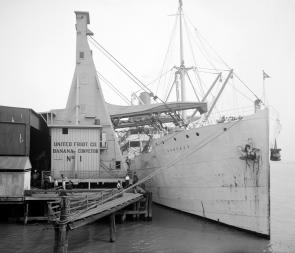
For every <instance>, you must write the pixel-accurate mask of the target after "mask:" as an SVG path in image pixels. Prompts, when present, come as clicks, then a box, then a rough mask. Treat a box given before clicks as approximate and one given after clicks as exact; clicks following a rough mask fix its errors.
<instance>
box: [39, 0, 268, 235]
mask: <svg viewBox="0 0 295 253" xmlns="http://www.w3.org/2000/svg"><path fill="white" fill-rule="evenodd" d="M176 17H177V19H178V23H177V24H178V25H179V30H180V32H179V34H180V40H179V42H180V64H179V66H174V67H173V68H172V69H173V71H174V72H173V74H174V81H173V82H172V85H171V86H170V88H169V91H168V93H167V96H166V98H164V99H163V98H160V96H158V95H157V94H156V92H155V91H153V90H152V89H151V88H149V87H148V85H146V84H145V83H144V82H142V81H141V80H140V79H139V78H137V77H136V76H135V75H134V74H133V73H132V72H131V71H130V70H129V69H128V68H127V67H126V66H124V65H123V64H121V63H120V61H119V60H118V59H116V58H115V57H114V56H113V55H112V54H111V53H109V52H108V51H107V50H106V48H105V47H103V46H102V45H101V44H100V43H99V42H98V41H97V40H96V39H95V38H94V33H93V32H92V31H90V30H89V28H88V25H89V24H90V18H89V13H88V12H84V11H78V12H76V21H77V25H76V30H77V44H76V46H77V47H76V71H75V74H74V77H73V81H72V86H71V90H70V93H69V98H68V103H67V106H66V108H64V109H53V110H50V111H49V112H45V113H43V116H44V117H45V118H46V120H47V123H48V124H49V127H50V128H51V129H52V130H51V131H52V134H54V133H55V132H56V129H57V128H58V131H59V132H58V133H59V135H58V136H56V137H54V136H53V135H52V136H53V137H54V138H56V139H53V140H52V141H54V142H53V143H55V142H56V143H57V144H59V143H60V142H61V141H62V140H64V139H62V138H64V136H65V133H64V132H63V131H65V130H66V128H69V126H70V128H73V129H74V128H75V127H77V125H79V126H82V127H83V125H84V127H86V126H87V127H88V128H90V127H89V125H91V126H92V128H93V126H94V127H97V128H99V129H101V130H99V131H97V134H96V135H92V134H90V133H89V143H93V141H92V139H91V138H95V140H96V141H95V147H97V148H98V149H99V151H97V152H96V153H95V154H96V156H95V154H94V155H93V154H92V156H93V158H91V157H92V156H91V157H90V155H88V156H89V157H90V158H91V159H92V160H91V159H90V158H89V159H90V160H89V162H88V160H87V159H88V158H87V159H86V158H85V159H84V158H83V157H82V155H81V154H78V153H77V150H74V149H73V150H71V152H72V154H71V156H70V158H68V157H67V156H66V155H64V154H57V153H54V150H53V148H54V147H52V164H53V166H52V171H53V173H54V177H57V178H58V177H61V175H66V176H67V177H68V178H69V179H71V180H72V181H74V180H76V181H77V183H78V182H116V181H117V180H118V179H123V178H124V175H125V173H130V174H135V173H136V174H137V175H138V177H139V181H138V182H137V183H136V185H138V184H140V185H141V186H142V187H145V188H146V189H148V190H150V191H152V193H153V201H154V202H155V203H158V204H160V205H163V206H167V207H169V208H173V209H176V210H180V211H183V212H186V213H189V214H193V215H197V216H200V217H204V218H206V219H209V220H212V221H215V222H218V223H222V224H226V225H229V226H232V227H235V228H238V229H243V230H247V231H250V232H253V233H256V234H259V235H262V236H265V237H270V162H269V157H270V148H269V147H270V145H269V135H270V134H269V133H270V129H269V126H270V124H269V120H270V119H269V108H268V107H267V106H265V105H264V103H263V101H261V100H260V99H259V97H258V96H256V95H255V94H254V93H253V92H252V91H251V90H250V89H249V87H248V86H247V85H246V84H245V83H244V82H242V81H241V78H239V76H238V75H237V74H236V73H235V72H234V70H233V69H232V68H230V67H229V66H228V65H227V68H226V69H223V70H220V69H216V68H215V69H214V71H211V74H212V76H213V80H212V82H211V83H210V86H209V87H208V86H207V89H206V90H203V92H202V93H201V95H197V92H196V90H195V89H193V91H192V92H193V93H195V95H196V99H195V100H191V101H189V100H188V99H186V90H185V87H186V85H185V81H186V79H188V81H189V82H190V81H191V78H190V75H189V74H188V71H190V70H192V71H194V73H198V71H199V70H200V67H196V66H189V67H187V65H185V60H184V52H183V46H184V43H183V39H182V34H183V30H182V29H183V25H184V24H183V19H184V16H183V7H182V1H181V0H179V6H178V12H177V15H176ZM88 42H91V44H93V46H94V47H95V48H96V49H99V50H100V51H101V52H103V54H104V55H106V56H107V58H108V59H109V60H111V61H112V62H113V63H114V64H115V65H116V66H117V67H118V68H119V69H120V70H122V71H123V72H124V73H125V74H126V75H128V77H129V78H130V79H131V81H132V82H134V83H136V84H137V85H138V86H139V87H140V94H139V95H138V93H137V92H135V93H134V94H133V97H135V100H137V103H131V104H129V105H126V106H125V105H115V104H110V103H107V102H106V101H105V99H104V96H103V92H102V87H101V81H103V80H104V81H106V79H105V78H104V77H103V76H101V75H100V73H99V72H97V70H96V67H95V65H94V61H93V58H92V55H93V54H92V53H93V52H92V50H91V49H90V47H89V43H88ZM204 70H206V71H207V72H210V70H209V69H204ZM206 71H204V72H206ZM196 78H197V79H198V78H199V76H198V74H196ZM234 78H237V79H238V80H240V81H241V82H242V84H243V85H244V86H245V87H246V89H248V90H250V91H251V93H252V95H253V97H254V99H253V104H251V107H250V109H251V110H250V109H249V108H247V110H245V111H243V110H239V111H238V112H237V114H233V113H231V112H230V113H229V114H226V113H222V114H220V113H219V114H214V112H215V110H216V108H217V105H219V101H220V97H221V96H222V94H223V93H224V90H225V88H226V86H227V84H228V83H229V82H231V80H233V79H234ZM172 79H173V78H172ZM192 87H193V86H192ZM113 88H115V90H116V91H118V90H117V88H116V87H113ZM213 90H215V93H214V94H213V95H212V93H213ZM174 91H175V100H176V101H175V100H174V101H171V100H170V101H169V99H168V98H169V96H172V92H174ZM209 98H211V100H210V101H209ZM225 100H226V99H225ZM242 111H243V112H244V113H242ZM77 136H78V137H79V136H80V135H79V133H77ZM87 136H88V135H87ZM78 137H77V138H78ZM79 138H80V137H79ZM87 138H88V137H87ZM79 141H81V142H82V140H80V139H79ZM96 142H97V143H96ZM89 145H90V144H89ZM93 145H94V144H93ZM120 150H121V152H120ZM114 154H115V158H114ZM84 155H85V154H84ZM88 156H87V157H88ZM79 157H80V158H79ZM81 157H82V159H81ZM97 157H100V158H99V159H98V158H97ZM66 159H68V160H66ZM99 160H100V162H99ZM79 161H80V162H81V161H87V164H86V165H87V166H86V167H85V166H84V167H83V164H82V162H81V164H80V163H79ZM97 163H99V164H97ZM64 164H66V165H64ZM54 165H56V166H55V167H54ZM102 172H103V173H102ZM102 174H103V177H104V180H102ZM106 174H107V175H109V176H112V175H113V176H114V177H113V179H112V180H106V178H105V177H106V176H107V175H106ZM89 185H90V183H89Z"/></svg>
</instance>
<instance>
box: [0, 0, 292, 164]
mask: <svg viewBox="0 0 295 253" xmlns="http://www.w3.org/2000/svg"><path fill="white" fill-rule="evenodd" d="M183 2H184V11H185V14H186V15H187V16H188V17H189V18H190V20H191V21H192V23H193V24H194V25H195V26H196V27H197V29H198V30H199V31H201V33H202V34H203V35H204V36H205V37H206V39H207V40H208V41H210V44H211V45H212V46H213V47H214V49H215V50H216V51H217V52H218V53H219V55H221V56H222V57H223V59H224V60H225V61H226V62H227V63H228V64H229V65H230V66H232V67H233V68H234V70H235V72H236V73H238V74H239V76H240V77H241V78H242V79H243V80H244V81H245V82H246V83H247V85H248V86H249V87H250V88H251V89H252V90H253V91H254V92H255V93H256V94H257V95H258V96H261V94H262V69H264V70H265V71H266V72H267V73H268V74H269V75H270V76H271V78H269V79H267V80H266V92H267V98H268V102H269V104H270V105H272V106H273V107H274V108H275V109H276V110H277V111H278V112H279V115H280V121H281V124H282V131H281V134H280V138H279V140H278V144H279V145H280V147H281V148H282V149H283V151H282V156H283V159H284V160H293V161H294V160H295V157H294V151H293V149H294V148H293V145H294V142H295V134H294V129H295V116H294V115H295V114H294V113H292V111H293V109H294V108H295V99H294V95H295V75H294V67H295V47H294V45H295V1H293V0H259V1H257V0H247V1H245V0H183ZM177 5H178V2H177V0H124V1H122V0H99V1H97V0H93V1H92V0H81V1H80V0H50V1H49V0H47V1H45V0H0V8H1V16H0V31H1V35H0V36H1V39H0V55H1V59H2V60H1V61H0V69H1V71H0V88H1V89H0V105H5V106H16V107H28V108H32V109H34V110H35V111H37V112H42V111H47V110H50V109H57V108H64V107H65V104H66V100H67V96H68V92H69V88H70V85H71V80H72V76H73V73H74V68H75V46H76V44H75V36H76V34H75V15H74V11H75V10H80V11H89V13H90V25H89V28H90V29H91V30H92V31H93V32H94V37H95V39H96V40H97V41H99V42H100V43H101V44H102V45H103V46H104V47H106V48H107V49H108V51H110V52H111V53H112V54H113V55H115V56H116V58H118V59H119V60H120V61H121V62H123V63H124V65H125V66H127V67H128V68H129V69H130V70H131V71H132V72H133V73H134V74H135V75H136V76H138V77H139V78H140V79H141V80H143V81H144V82H149V81H150V80H153V79H154V78H156V77H157V76H158V75H159V73H160V71H161V68H162V62H163V59H164V56H165V52H166V50H167V45H168V42H169V36H170V33H171V29H172V27H173V22H174V16H173V14H175V13H176V11H177ZM93 51H94V61H95V64H96V68H97V70H98V71H99V72H100V73H103V74H104V76H105V77H107V78H108V79H110V80H112V82H113V84H114V85H116V87H117V88H118V89H119V90H120V91H122V92H123V93H124V95H125V96H127V97H130V93H131V91H135V90H137V89H138V87H136V86H134V84H130V82H128V80H127V79H123V78H122V79H121V78H120V75H119V74H118V73H117V72H115V71H112V69H111V66H109V64H108V63H106V61H105V60H103V56H102V55H100V54H99V53H96V51H95V49H93ZM104 95H105V98H106V100H107V101H112V102H113V103H118V104H122V101H120V99H119V98H118V97H116V96H115V95H114V93H112V91H110V90H108V89H107V88H106V89H105V93H104Z"/></svg>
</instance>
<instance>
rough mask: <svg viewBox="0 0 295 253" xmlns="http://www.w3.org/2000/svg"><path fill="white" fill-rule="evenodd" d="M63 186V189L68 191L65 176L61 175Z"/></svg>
mask: <svg viewBox="0 0 295 253" xmlns="http://www.w3.org/2000/svg"><path fill="white" fill-rule="evenodd" d="M61 185H62V188H63V189H64V190H65V189H66V179H65V177H64V175H63V174H61Z"/></svg>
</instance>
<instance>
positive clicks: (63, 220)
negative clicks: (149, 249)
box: [48, 190, 152, 253]
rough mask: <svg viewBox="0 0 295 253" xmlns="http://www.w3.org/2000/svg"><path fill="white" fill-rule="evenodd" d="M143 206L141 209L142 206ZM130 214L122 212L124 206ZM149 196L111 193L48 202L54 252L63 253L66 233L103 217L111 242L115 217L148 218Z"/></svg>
mask: <svg viewBox="0 0 295 253" xmlns="http://www.w3.org/2000/svg"><path fill="white" fill-rule="evenodd" d="M142 203H143V207H142V205H141V204H142ZM130 205H131V206H132V205H133V209H132V210H126V209H125V208H126V207H127V206H130ZM151 206H152V195H151V193H148V192H146V193H136V192H133V191H131V192H126V191H125V190H124V191H118V190H112V191H110V192H107V193H104V194H95V193H91V194H88V195H84V196H78V197H77V196H73V195H72V196H61V197H60V198H59V199H58V200H54V201H51V202H48V212H49V220H50V221H51V222H52V224H53V225H54V228H55V249H56V250H55V252H63V253H64V252H67V248H68V232H69V231H70V230H73V229H76V228H79V227H81V226H84V225H87V224H90V223H92V222H95V221H96V220H99V219H101V218H103V217H106V216H110V241H111V242H114V241H115V231H116V228H115V216H116V214H117V215H121V217H124V218H122V219H121V220H122V221H123V220H124V219H125V217H126V214H132V215H135V216H139V215H140V214H144V218H146V219H147V220H151V218H152V211H151Z"/></svg>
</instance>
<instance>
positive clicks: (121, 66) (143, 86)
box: [89, 36, 184, 124]
mask: <svg viewBox="0 0 295 253" xmlns="http://www.w3.org/2000/svg"><path fill="white" fill-rule="evenodd" d="M89 38H91V39H92V40H93V41H94V42H95V43H96V44H94V46H95V47H96V48H97V49H99V50H100V51H101V52H102V53H103V54H104V55H105V56H106V57H107V58H108V59H109V60H110V61H112V62H113V63H114V64H115V65H116V66H117V67H118V68H119V69H120V70H121V71H123V72H124V73H125V74H126V75H127V76H128V77H129V78H130V79H131V80H132V81H133V82H134V83H135V84H136V85H138V86H139V87H140V88H141V89H143V90H144V91H146V92H148V93H150V96H152V97H153V99H154V100H157V99H159V100H160V102H162V103H163V105H164V106H166V107H167V108H168V109H169V110H170V112H168V114H169V116H170V117H171V118H172V119H173V120H174V122H175V124H177V123H178V120H177V119H176V118H175V117H174V116H173V114H172V113H171V107H169V105H167V104H166V103H165V101H163V100H162V99H161V98H159V97H158V96H156V95H154V93H153V92H152V90H151V89H150V88H149V87H147V86H146V85H145V84H144V83H143V82H142V81H140V80H139V79H138V78H137V77H136V76H135V75H134V74H132V73H131V72H130V71H129V70H128V69H127V68H126V67H125V66H124V65H123V64H122V63H120V62H119V61H118V60H117V59H116V58H115V57H114V56H113V55H112V54H111V53H109V52H108V51H107V50H106V49H105V48H104V47H103V46H102V45H100V44H99V43H98V42H97V41H96V40H95V39H94V38H93V37H92V36H89ZM181 121H182V122H183V123H184V121H183V120H182V119H181Z"/></svg>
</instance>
